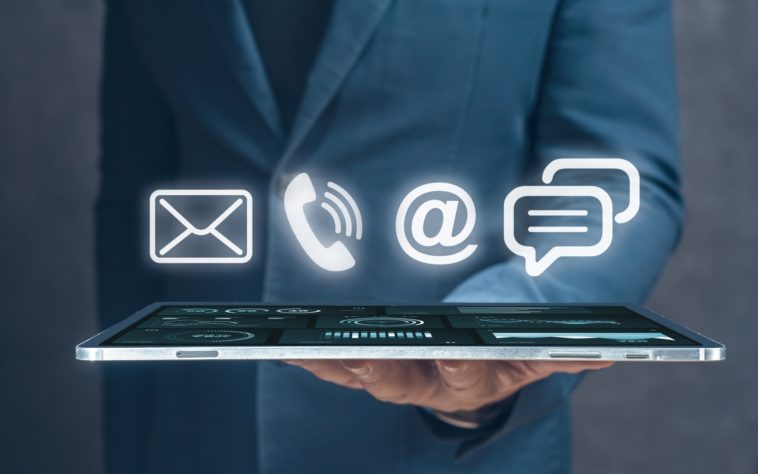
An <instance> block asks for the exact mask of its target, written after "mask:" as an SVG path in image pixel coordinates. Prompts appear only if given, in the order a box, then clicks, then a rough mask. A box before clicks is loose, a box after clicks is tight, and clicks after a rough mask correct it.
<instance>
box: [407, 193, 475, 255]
mask: <svg viewBox="0 0 758 474" xmlns="http://www.w3.org/2000/svg"><path fill="white" fill-rule="evenodd" d="M429 193H447V194H452V195H453V196H454V197H455V199H452V200H445V201H442V200H440V199H428V200H426V201H424V202H423V203H421V205H419V206H418V207H417V208H416V210H415V212H414V213H413V217H412V218H411V237H412V238H413V240H414V241H415V242H416V243H417V244H418V245H419V246H421V247H427V248H431V247H436V246H442V247H448V248H450V247H456V246H460V245H461V244H462V243H463V242H464V241H465V240H466V239H467V238H468V237H469V236H470V235H471V232H472V231H473V230H474V225H475V223H476V209H475V208H474V201H472V200H471V196H469V195H468V193H467V192H466V191H464V190H463V189H462V188H460V187H458V186H456V185H454V184H450V183H428V184H424V185H422V186H419V187H417V188H416V189H414V190H413V191H411V192H410V193H408V195H407V196H405V198H403V201H402V202H401V203H400V207H399V208H398V210H397V217H396V218H395V233H396V235H397V241H398V242H399V243H400V247H401V248H402V249H403V251H405V253H407V254H408V255H409V256H410V257H411V258H413V259H414V260H418V261H419V262H422V263H428V264H430V265H449V264H451V263H457V262H460V261H462V260H464V259H466V258H468V257H469V256H471V254H473V253H474V251H475V250H476V248H477V245H474V244H469V245H467V246H465V247H464V248H462V249H460V250H458V251H456V252H453V253H448V254H445V255H430V254H428V253H426V252H422V251H420V250H418V249H417V248H416V247H414V246H413V245H412V244H411V243H410V241H409V240H408V236H407V235H406V232H405V231H406V217H407V214H408V211H409V210H410V208H411V206H412V205H413V204H414V203H415V202H416V201H417V200H418V199H419V198H421V197H422V196H424V195H425V194H429ZM459 202H462V203H463V206H464V208H465V211H466V214H465V218H466V222H465V223H464V225H463V227H462V228H461V229H460V230H459V231H458V232H457V233H456V232H455V221H456V216H457V214H458V203H459ZM432 211H439V212H440V213H441V215H442V221H441V225H440V227H439V229H438V231H437V234H436V235H434V236H430V235H427V234H426V231H425V230H424V224H425V223H426V220H427V219H428V217H429V214H430V213H431V212H432ZM438 248H439V247H438Z"/></svg>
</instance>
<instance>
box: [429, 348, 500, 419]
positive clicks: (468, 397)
mask: <svg viewBox="0 0 758 474" xmlns="http://www.w3.org/2000/svg"><path fill="white" fill-rule="evenodd" d="M436 365H437V369H438V371H439V380H440V382H441V384H442V387H443V388H444V389H445V391H447V392H448V393H447V395H448V396H450V397H451V398H453V399H456V400H457V401H458V403H459V404H460V406H461V409H464V410H465V409H474V408H477V407H478V406H480V405H482V403H483V401H484V400H488V399H489V398H490V397H491V395H492V394H493V392H494V391H495V384H493V380H492V378H491V377H490V372H491V371H490V366H491V364H490V363H489V362H487V361H475V360H470V361H466V360H438V361H436Z"/></svg>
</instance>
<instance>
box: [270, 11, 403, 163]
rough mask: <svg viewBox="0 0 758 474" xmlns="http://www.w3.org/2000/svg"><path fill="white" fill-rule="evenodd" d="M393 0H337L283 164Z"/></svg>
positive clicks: (345, 74)
mask: <svg viewBox="0 0 758 474" xmlns="http://www.w3.org/2000/svg"><path fill="white" fill-rule="evenodd" d="M391 3H392V0H370V1H358V0H337V1H336V3H335V5H334V10H333V11H332V17H331V19H330V21H329V27H328V29H327V31H326V34H325V35H324V39H323V41H322V44H321V47H320V48H319V52H318V54H317V56H316V60H315V61H314V65H313V70H312V71H311V73H310V75H309V78H308V81H307V84H306V88H305V91H304V93H303V99H302V101H301V103H300V107H299V109H298V112H297V115H296V117H295V121H294V123H293V126H292V131H291V133H290V136H289V140H288V141H287V147H286V151H285V153H284V156H283V159H282V164H283V162H284V161H286V160H287V159H288V158H289V157H290V156H291V155H292V153H293V152H294V151H295V150H296V149H297V148H298V146H299V145H300V143H301V142H302V140H303V139H304V138H305V136H306V135H307V134H308V132H309V131H310V130H311V128H313V125H314V124H315V123H316V121H317V120H318V118H319V117H320V116H321V114H322V113H323V111H324V109H326V107H327V105H328V104H329V102H330V101H331V100H332V99H333V98H334V96H335V94H336V93H337V91H338V90H339V88H340V86H341V85H342V83H343V82H344V80H345V77H346V76H347V74H348V73H349V72H350V69H351V68H352V67H353V65H354V64H355V62H356V60H357V59H358V58H359V57H360V55H361V53H362V52H363V50H364V48H365V46H366V44H368V42H369V40H370V39H371V36H372V34H373V33H374V31H375V30H376V27H377V25H379V22H380V20H381V19H382V17H383V16H384V14H385V12H386V11H387V9H388V7H389V5H390V4H391Z"/></svg>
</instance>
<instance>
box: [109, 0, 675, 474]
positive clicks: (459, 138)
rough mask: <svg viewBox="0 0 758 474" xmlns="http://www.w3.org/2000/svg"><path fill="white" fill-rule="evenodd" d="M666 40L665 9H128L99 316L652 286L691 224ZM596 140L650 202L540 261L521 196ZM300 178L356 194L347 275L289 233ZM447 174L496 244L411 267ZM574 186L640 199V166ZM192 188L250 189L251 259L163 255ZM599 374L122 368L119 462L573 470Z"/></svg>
mask: <svg viewBox="0 0 758 474" xmlns="http://www.w3.org/2000/svg"><path fill="white" fill-rule="evenodd" d="M672 53H673V51H672V39H671V17H670V5H669V4H668V2H666V1H661V0H636V1H633V2H630V1H627V0H540V1H533V0H470V1H458V0H286V1H285V0H277V1H276V2H274V1H265V0H182V1H178V0H164V1H158V2H156V1H149V0H129V1H123V0H114V1H111V2H110V3H109V4H108V10H107V26H106V39H105V66H104V72H103V85H102V117H103V126H102V163H101V174H102V180H101V190H100V197H99V201H98V205H97V232H98V239H97V241H98V250H97V252H98V272H99V279H98V282H99V297H100V313H101V315H102V324H103V325H104V326H107V325H110V324H113V323H115V322H116V321H118V320H120V319H122V318H123V317H125V316H127V315H128V314H130V313H131V312H133V311H134V310H135V309H137V308H139V307H140V306H142V305H144V304H147V303H150V302H153V301H159V300H206V301H211V300H220V301H222V300H223V301H230V300H248V301H254V300H261V301H268V302H286V303H296V302H311V303H318V302H330V303H335V302H336V303H339V302H366V303H369V302H375V303H380V304H381V303H387V302H404V303H424V302H427V303H429V302H440V301H451V302H452V301H457V302H545V301H550V302H571V301H581V302H593V301H604V302H613V301H625V302H626V301H641V300H643V299H644V298H645V296H646V295H647V294H648V292H649V291H650V289H651V287H652V285H653V283H654V281H655V279H656V277H657V275H658V274H659V272H660V270H661V268H662V266H663V264H664V262H665V259H666V257H667V255H668V253H669V252H670V251H671V249H672V247H673V246H674V244H675V242H676V240H677V237H678V233H679V231H680V219H681V202H680V194H679V170H678V168H679V165H678V157H677V143H676V136H677V124H676V112H675V111H676V101H675V88H674V77H673V57H672ZM592 156H596V157H605V156H619V157H623V158H626V159H628V160H630V161H632V162H633V163H634V164H635V166H636V167H637V168H638V169H639V171H640V174H641V180H642V184H641V205H640V211H639V213H638V215H637V217H636V218H635V220H634V221H633V223H629V224H625V225H624V226H618V227H616V228H615V229H614V238H613V245H612V246H611V248H610V249H609V250H608V251H607V252H606V253H605V254H603V255H602V256H600V257H595V258H584V259H573V260H572V259H562V260H560V261H558V262H556V263H555V264H554V265H553V266H551V267H550V269H549V270H548V271H546V272H545V273H543V274H542V275H540V276H539V277H531V276H529V275H527V273H526V272H525V271H524V264H523V260H522V259H520V258H518V257H515V256H513V255H511V254H509V253H508V252H507V250H506V249H505V247H504V245H503V240H502V239H503V235H502V232H503V229H502V203H503V201H502V199H503V197H504V196H505V195H506V194H507V192H508V191H509V190H511V189H513V187H515V186H517V185H519V184H523V183H528V182H530V181H532V180H534V179H535V178H536V176H538V173H539V171H540V169H541V168H542V167H543V166H544V165H545V164H546V163H548V162H550V161H551V160H553V159H556V158H565V157H592ZM301 172H308V173H309V175H310V176H311V177H312V178H313V179H314V180H320V181H323V182H326V180H331V181H334V182H337V183H342V184H343V185H344V186H345V187H349V189H350V192H351V194H352V195H353V196H355V199H356V201H357V204H358V206H359V207H360V209H361V213H362V215H363V220H364V223H365V226H366V232H365V235H364V238H363V239H362V240H361V241H360V242H358V243H357V245H356V246H355V248H354V256H355V259H356V265H355V267H354V268H352V269H351V270H349V271H344V272H334V273H331V272H325V271H324V270H322V269H320V268H318V266H316V265H314V264H313V262H312V261H310V260H309V259H308V258H307V257H305V256H304V254H303V249H302V248H301V247H300V246H299V244H298V241H297V239H296V237H295V236H294V235H293V232H292V229H291V228H290V226H289V224H288V222H287V219H286V217H285V210H284V208H283V202H282V197H283V193H284V190H285V189H286V187H287V185H288V184H289V183H290V181H291V180H292V178H293V177H294V176H296V175H297V174H298V173H301ZM432 181H444V182H450V183H455V184H456V185H458V186H460V187H462V188H464V189H465V190H466V191H467V192H468V193H469V194H470V195H471V197H472V199H473V201H474V202H475V203H476V205H477V215H478V216H479V218H478V219H477V224H476V227H475V230H474V233H473V234H472V235H471V237H470V239H471V241H472V242H474V243H477V244H478V248H477V250H476V252H475V253H474V254H473V255H472V256H471V257H469V258H468V259H466V260H464V261H462V262H458V263H456V264H451V265H443V266H429V265H426V264H423V263H421V262H417V261H415V260H413V259H411V258H409V257H408V255H406V254H405V253H404V251H403V250H402V249H401V248H400V246H399V245H398V242H397V240H396V239H395V232H394V228H393V224H394V220H393V216H394V212H395V211H396V209H397V208H398V204H399V203H400V201H401V200H402V198H403V196H404V195H405V194H406V193H407V192H408V191H409V190H411V189H413V188H415V187H416V186H418V185H421V184H424V183H428V182H432ZM574 183H581V184H588V183H590V184H594V185H598V186H602V187H603V188H604V189H605V190H606V191H608V193H609V194H610V195H611V197H612V198H613V201H614V206H621V207H623V206H624V205H625V202H626V199H627V197H626V196H627V194H626V189H627V186H628V185H627V183H626V182H625V180H624V179H623V176H618V175H617V174H615V173H613V172H607V171H597V172H590V171H584V172H576V173H573V172H572V173H564V174H559V175H558V176H557V177H556V179H555V180H554V184H574ZM193 186H195V187H212V188H216V187H220V188H235V189H237V188H241V189H247V190H249V191H251V193H252V194H253V196H254V213H253V214H254V251H253V255H254V257H253V259H252V261H251V262H249V263H248V264H244V265H227V266H224V265H215V266H214V265H196V266H187V265H176V266H172V265H156V264H154V263H152V262H150V260H149V258H148V256H147V255H148V253H147V243H146V241H147V230H146V222H147V218H146V216H145V209H146V207H147V197H148V196H149V194H150V192H151V191H153V190H155V189H157V188H164V187H169V188H170V187H183V188H186V187H193ZM554 204H555V205H561V202H555V203H554ZM590 224H592V222H590ZM369 229H370V231H369ZM545 238H546V237H544V236H543V237H539V236H536V237H535V236H532V237H530V239H531V240H530V242H529V243H530V244H532V245H535V246H538V245H540V244H544V243H545V240H544V239H545ZM600 367H602V365H592V364H584V363H568V364H565V365H564V364H551V363H507V362H499V363H494V362H456V361H432V362H417V361H409V362H389V361H356V360H345V361H332V362H325V361H314V362H308V363H302V362H294V361H293V362H292V364H285V363H275V362H262V363H251V362H224V363H218V362H212V363H208V362H191V363H182V364H176V363H149V364H147V363H144V364H136V363H130V364H117V365H112V366H108V367H106V370H105V397H106V398H105V410H106V413H105V436H106V438H105V443H106V463H107V472H110V473H180V472H181V473H207V472H213V473H255V472H260V473H280V472H311V471H313V472H321V471H325V472H377V473H387V472H434V473H445V472H450V473H454V472H466V473H474V472H481V473H489V472H512V473H520V472H524V473H552V472H556V473H560V472H568V471H569V470H570V465H571V460H570V425H569V399H570V395H571V392H572V390H573V389H574V388H575V386H576V384H577V383H578V381H579V380H580V378H581V375H580V374H578V372H580V371H582V370H583V369H595V368H600ZM578 422H579V423H581V422H582V420H578Z"/></svg>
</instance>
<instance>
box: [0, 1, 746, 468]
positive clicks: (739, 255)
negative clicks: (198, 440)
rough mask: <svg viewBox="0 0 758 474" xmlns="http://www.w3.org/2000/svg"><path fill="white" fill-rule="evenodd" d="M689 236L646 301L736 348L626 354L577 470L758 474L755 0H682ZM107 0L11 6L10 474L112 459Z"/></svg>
mask: <svg viewBox="0 0 758 474" xmlns="http://www.w3.org/2000/svg"><path fill="white" fill-rule="evenodd" d="M675 5H676V7H677V8H676V28H677V37H678V52H679V70H680V73H679V82H680V89H681V116H682V126H683V145H684V148H683V158H684V175H685V192H686V195H687V200H688V212H687V227H686V233H685V235H684V239H683V241H682V243H681V246H680V247H679V249H678V250H677V252H676V254H675V255H674V256H673V257H672V259H671V261H670V263H669V265H668V267H667V268H666V271H665V272H664V275H663V278H662V280H661V282H660V284H659V285H658V288H657V289H656V291H655V293H654V295H653V297H652V298H651V300H650V302H649V305H650V306H651V307H653V308H654V309H657V310H659V311H660V312H662V313H664V314H667V315H668V316H670V317H671V318H674V319H677V320H679V321H681V322H683V323H684V324H686V325H688V326H692V327H693V328H696V329H698V330H701V331H702V332H704V333H706V334H708V335H711V336H713V337H715V338H717V339H720V340H721V341H723V342H725V343H726V344H727V345H728V347H729V352H728V355H729V359H728V360H727V361H726V362H724V363H719V364H711V365H694V364H691V365H688V364H683V365H670V364H661V365H647V364H646V365H635V364H620V365H617V366H616V367H614V368H613V369H611V370H609V371H606V372H604V373H602V374H597V375H592V376H590V377H588V378H587V380H586V382H585V383H584V384H583V385H582V387H581V388H580V389H579V391H578V393H577V395H576V397H575V410H574V414H575V420H576V425H575V434H576V438H575V444H576V459H575V467H576V471H577V472H578V473H580V474H581V473H603V474H606V473H640V472H677V473H678V472H691V473H710V472H729V473H735V474H739V473H755V472H758V449H756V448H757V446H756V440H758V402H756V400H758V368H756V366H755V362H757V361H758V356H756V355H755V352H754V351H755V350H756V349H758V344H756V343H755V342H754V341H755V340H756V334H758V318H757V317H756V314H755V313H756V311H755V310H754V309H753V308H752V307H750V303H751V299H753V298H752V297H753V296H754V294H755V293H756V290H758V284H756V277H755V275H756V267H758V251H756V248H755V242H756V237H758V205H757V204H756V203H758V185H756V181H757V180H758V178H757V177H758V155H757V154H756V148H758V55H756V54H755V45H757V44H758V27H756V26H755V24H756V23H757V22H758V2H756V0H729V1H723V2H716V1H714V0H676V2H675ZM102 13H103V7H102V5H101V3H100V2H99V1H97V0H57V1H51V0H3V1H2V2H0V61H1V62H0V334H2V344H0V377H2V378H1V379H0V380H1V381H0V413H2V415H1V416H0V471H2V472H7V473H17V472H18V473H21V472H24V473H25V472H34V473H47V472H80V473H97V472H100V470H101V468H100V466H101V461H102V455H101V443H102V440H101V438H100V433H99V425H100V411H99V410H100V399H99V386H98V383H99V380H98V378H97V370H96V367H94V366H92V365H90V364H87V363H82V362H76V361H74V359H73V347H74V345H75V344H76V343H77V342H79V341H80V340H82V339H83V338H85V337H87V336H89V335H91V334H92V333H93V331H94V330H95V315H94V300H93V286H94V274H93V262H92V206H93V198H94V193H95V189H96V184H97V181H96V180H97V175H96V168H95V163H96V156H97V130H98V127H97V82H98V76H99V66H100V60H101V58H100V41H101V34H102Z"/></svg>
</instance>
